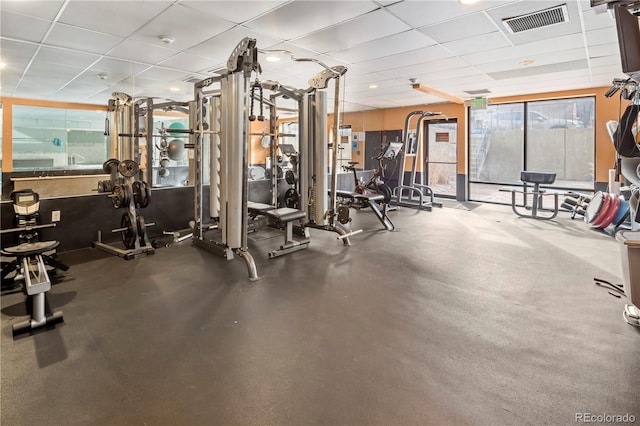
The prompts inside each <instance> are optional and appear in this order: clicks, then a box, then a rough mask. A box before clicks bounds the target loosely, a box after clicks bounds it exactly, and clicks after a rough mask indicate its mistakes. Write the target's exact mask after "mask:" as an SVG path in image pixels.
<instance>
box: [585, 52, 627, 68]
mask: <svg viewBox="0 0 640 426" xmlns="http://www.w3.org/2000/svg"><path fill="white" fill-rule="evenodd" d="M589 62H590V64H591V67H604V66H609V67H618V68H619V67H620V56H618V55H611V56H601V57H598V58H591V59H590V60H589Z"/></svg>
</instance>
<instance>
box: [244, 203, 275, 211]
mask: <svg viewBox="0 0 640 426" xmlns="http://www.w3.org/2000/svg"><path fill="white" fill-rule="evenodd" d="M274 208H275V207H273V206H272V205H270V204H263V203H254V202H253V201H249V202H248V203H247V209H248V210H249V211H250V212H251V213H256V214H263V213H264V212H268V211H269V210H273V209H274Z"/></svg>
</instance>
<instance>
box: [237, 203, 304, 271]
mask: <svg viewBox="0 0 640 426" xmlns="http://www.w3.org/2000/svg"><path fill="white" fill-rule="evenodd" d="M247 209H248V211H249V214H250V215H251V216H252V217H257V216H264V217H266V218H267V219H268V220H269V225H271V226H275V227H277V228H281V229H282V228H284V230H285V233H284V244H282V245H281V246H280V248H279V249H278V250H273V251H270V252H269V258H270V259H273V258H274V257H278V256H282V255H285V254H289V253H292V252H294V251H298V250H303V249H306V248H307V247H308V246H309V239H308V238H305V239H302V240H298V241H296V240H294V239H293V222H295V221H297V220H301V219H304V217H305V216H306V213H305V212H304V211H302V210H296V209H291V208H289V207H281V208H279V209H277V208H275V207H273V206H271V205H269V204H263V203H254V202H252V201H249V203H248V204H247Z"/></svg>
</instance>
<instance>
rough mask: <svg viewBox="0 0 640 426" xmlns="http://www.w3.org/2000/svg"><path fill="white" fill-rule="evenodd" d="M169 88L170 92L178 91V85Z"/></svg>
mask: <svg viewBox="0 0 640 426" xmlns="http://www.w3.org/2000/svg"><path fill="white" fill-rule="evenodd" d="M169 90H170V91H172V92H179V91H180V88H179V87H169Z"/></svg>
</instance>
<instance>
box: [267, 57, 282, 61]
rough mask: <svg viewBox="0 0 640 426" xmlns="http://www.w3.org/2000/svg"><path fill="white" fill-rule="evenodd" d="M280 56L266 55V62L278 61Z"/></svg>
mask: <svg viewBox="0 0 640 426" xmlns="http://www.w3.org/2000/svg"><path fill="white" fill-rule="evenodd" d="M279 61H280V58H278V57H277V56H267V62H279Z"/></svg>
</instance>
